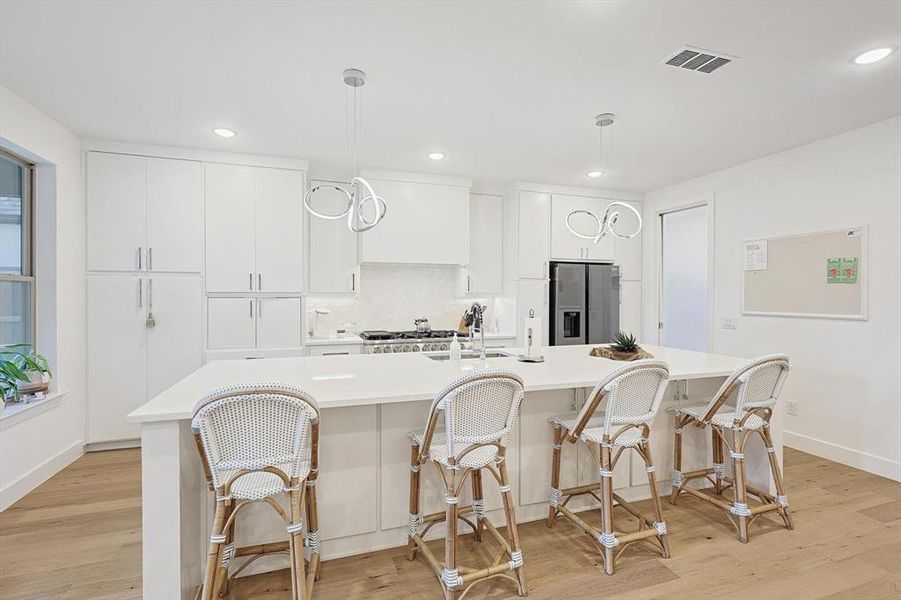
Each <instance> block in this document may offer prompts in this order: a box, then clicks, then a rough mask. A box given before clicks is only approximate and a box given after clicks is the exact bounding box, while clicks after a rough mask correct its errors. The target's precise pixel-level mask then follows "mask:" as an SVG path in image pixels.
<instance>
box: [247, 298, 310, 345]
mask: <svg viewBox="0 0 901 600" xmlns="http://www.w3.org/2000/svg"><path fill="white" fill-rule="evenodd" d="M300 317H301V308H300V298H260V299H259V300H258V301H257V348H299V347H300V344H301V335H302V332H301V324H300Z"/></svg>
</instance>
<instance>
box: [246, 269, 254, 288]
mask: <svg viewBox="0 0 901 600" xmlns="http://www.w3.org/2000/svg"><path fill="white" fill-rule="evenodd" d="M247 287H248V289H250V291H251V292H252V291H253V273H248V274H247Z"/></svg>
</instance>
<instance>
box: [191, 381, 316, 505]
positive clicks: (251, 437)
mask: <svg viewBox="0 0 901 600" xmlns="http://www.w3.org/2000/svg"><path fill="white" fill-rule="evenodd" d="M191 428H192V430H193V431H194V433H195V438H197V437H199V438H200V441H201V442H202V445H201V444H199V448H198V449H199V450H201V458H202V459H204V470H205V471H206V476H207V480H208V482H209V483H211V485H212V487H213V488H214V489H221V488H222V486H223V485H225V484H226V483H227V478H228V477H229V476H231V475H233V474H234V473H236V472H238V471H241V470H248V471H260V470H265V469H270V468H274V469H278V470H280V471H283V472H284V471H288V472H290V473H298V472H299V468H298V467H300V465H301V463H302V462H303V461H306V460H309V461H310V463H311V471H314V472H315V470H316V467H317V463H318V456H316V455H317V450H318V445H319V407H318V406H317V404H316V401H315V400H314V399H313V398H312V396H310V395H309V394H307V393H306V392H304V391H303V390H300V389H297V388H293V387H290V386H285V385H280V384H242V385H233V386H229V387H224V388H220V389H216V390H213V391H211V392H209V393H208V394H206V395H205V396H204V397H203V398H202V399H201V400H200V401H199V402H198V403H197V405H196V406H195V407H194V416H193V418H192V419H191Z"/></svg>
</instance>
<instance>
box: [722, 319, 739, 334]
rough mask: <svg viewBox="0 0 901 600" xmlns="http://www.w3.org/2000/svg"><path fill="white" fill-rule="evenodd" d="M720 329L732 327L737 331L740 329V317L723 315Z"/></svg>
mask: <svg viewBox="0 0 901 600" xmlns="http://www.w3.org/2000/svg"><path fill="white" fill-rule="evenodd" d="M720 329H731V330H733V331H735V330H736V329H738V318H737V317H723V318H721V319H720Z"/></svg>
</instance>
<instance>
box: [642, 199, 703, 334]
mask: <svg viewBox="0 0 901 600" xmlns="http://www.w3.org/2000/svg"><path fill="white" fill-rule="evenodd" d="M699 206H706V207H707V352H714V351H715V349H716V348H715V346H716V328H715V325H716V303H715V294H714V286H715V282H716V278H715V274H716V237H715V231H716V227H715V225H716V218H715V216H716V214H715V201H714V193H713V192H708V193H705V194H701V195H700V196H696V197H695V198H694V199H682V200H678V201H675V202H672V203H667V204H665V205H661V206H658V207H656V208H655V209H654V223H655V228H654V243H655V244H656V248H655V249H654V254H653V256H654V260H655V262H656V269H655V278H654V281H655V284H656V286H657V290H656V292H657V293H656V294H655V295H654V296H652V297H653V298H654V299H655V302H656V303H657V310H656V311H654V313H653V314H655V319H656V323H655V326H654V328H653V330H654V331H655V332H656V333H655V336H654V337H655V339H656V343H657V344H658V345H662V344H663V343H664V342H665V335H664V330H665V324H664V327H662V328H661V326H660V324H661V323H662V322H663V307H664V303H663V302H664V299H663V215H665V214H667V213H673V212H679V211H682V210H687V209H690V208H698V207H699Z"/></svg>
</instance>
